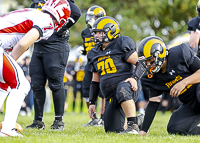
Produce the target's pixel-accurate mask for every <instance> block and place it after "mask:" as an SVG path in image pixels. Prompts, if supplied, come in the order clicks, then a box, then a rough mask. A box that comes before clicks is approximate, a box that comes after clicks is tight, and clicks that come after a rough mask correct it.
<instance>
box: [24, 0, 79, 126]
mask: <svg viewBox="0 0 200 143" xmlns="http://www.w3.org/2000/svg"><path fill="white" fill-rule="evenodd" d="M67 1H68V2H69V5H70V8H71V15H70V17H69V18H68V22H66V24H65V26H63V28H62V29H60V30H59V31H58V32H55V33H54V34H53V35H52V36H51V37H50V38H49V39H48V40H41V41H40V42H38V43H35V44H34V50H33V55H32V58H31V63H30V76H31V88H32V90H33V95H34V96H33V97H34V110H35V116H34V120H33V123H32V124H31V125H29V126H27V128H39V129H44V128H45V124H44V122H42V120H43V109H44V103H45V98H46V91H45V84H46V81H47V79H48V85H49V88H50V89H51V91H52V95H53V102H54V111H55V120H54V122H53V124H52V125H51V127H50V128H51V129H52V130H63V129H64V122H63V121H62V119H63V114H64V103H65V91H64V84H63V78H64V72H65V67H66V64H67V60H68V56H69V50H70V49H69V44H68V41H69V37H70V31H69V28H70V27H71V26H73V25H74V24H75V23H76V22H77V21H78V19H79V18H80V16H81V11H80V9H79V8H78V6H77V5H76V4H75V3H74V2H75V0H67ZM44 3H45V0H33V4H32V5H31V8H37V9H40V8H41V6H42V5H43V4H44Z"/></svg>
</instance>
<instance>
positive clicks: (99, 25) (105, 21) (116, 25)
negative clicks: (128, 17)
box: [96, 18, 119, 39]
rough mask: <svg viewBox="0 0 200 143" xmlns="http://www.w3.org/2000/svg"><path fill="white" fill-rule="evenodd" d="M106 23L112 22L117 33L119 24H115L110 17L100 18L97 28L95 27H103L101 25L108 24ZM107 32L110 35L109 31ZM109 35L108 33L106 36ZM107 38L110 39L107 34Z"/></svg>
mask: <svg viewBox="0 0 200 143" xmlns="http://www.w3.org/2000/svg"><path fill="white" fill-rule="evenodd" d="M108 23H113V24H114V25H115V27H116V32H115V33H119V26H118V24H117V23H116V22H115V21H114V20H112V19H107V18H105V19H102V20H101V21H100V22H99V23H98V24H97V28H96V29H103V27H104V26H105V25H106V24H108ZM108 34H109V35H110V33H108ZM109 35H108V36H109ZM108 38H110V39H112V38H111V37H110V36H109V37H108Z"/></svg>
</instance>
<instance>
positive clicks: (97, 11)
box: [85, 5, 106, 27]
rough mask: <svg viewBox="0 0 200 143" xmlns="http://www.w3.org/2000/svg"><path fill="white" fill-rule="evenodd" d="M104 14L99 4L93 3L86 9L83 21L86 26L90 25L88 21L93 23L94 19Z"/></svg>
mask: <svg viewBox="0 0 200 143" xmlns="http://www.w3.org/2000/svg"><path fill="white" fill-rule="evenodd" d="M104 16H106V12H105V10H104V9H103V8H102V7H101V6H98V5H94V6H91V7H90V8H89V9H88V10H87V13H86V15H85V22H86V24H87V26H88V27H90V25H88V23H94V21H95V20H96V19H98V18H99V17H104Z"/></svg>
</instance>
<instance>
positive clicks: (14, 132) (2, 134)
mask: <svg viewBox="0 0 200 143" xmlns="http://www.w3.org/2000/svg"><path fill="white" fill-rule="evenodd" d="M0 137H23V135H21V134H20V133H18V132H17V129H12V130H10V131H6V130H1V131H0Z"/></svg>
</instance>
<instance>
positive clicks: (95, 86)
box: [89, 81, 99, 105]
mask: <svg viewBox="0 0 200 143" xmlns="http://www.w3.org/2000/svg"><path fill="white" fill-rule="evenodd" d="M98 94H99V82H95V81H92V82H91V84H90V92H89V104H90V105H92V104H93V105H94V104H95V103H96V101H97V97H98Z"/></svg>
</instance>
